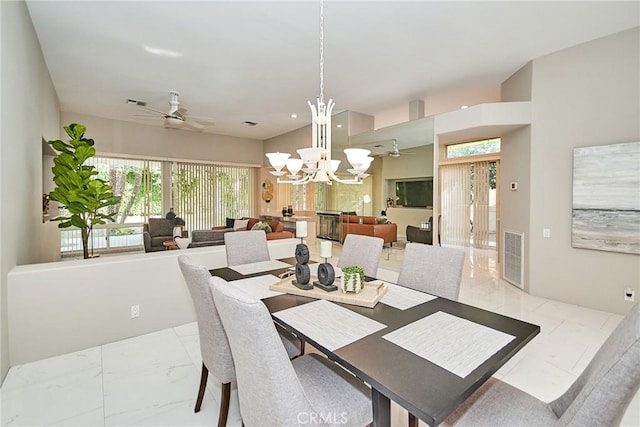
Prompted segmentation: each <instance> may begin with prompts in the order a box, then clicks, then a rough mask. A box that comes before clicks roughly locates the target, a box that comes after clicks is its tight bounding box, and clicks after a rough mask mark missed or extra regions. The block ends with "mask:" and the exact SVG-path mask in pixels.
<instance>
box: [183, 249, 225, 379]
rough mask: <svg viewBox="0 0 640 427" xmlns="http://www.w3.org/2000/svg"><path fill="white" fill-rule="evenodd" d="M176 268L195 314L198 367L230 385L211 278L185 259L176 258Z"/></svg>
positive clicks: (222, 333) (202, 269) (223, 340)
mask: <svg viewBox="0 0 640 427" xmlns="http://www.w3.org/2000/svg"><path fill="white" fill-rule="evenodd" d="M178 264H179V265H180V270H181V271H182V275H183V276H184V280H185V282H187V287H188V288H189V293H190V294H191V299H192V300H193V306H194V307H195V310H196V318H197V319H198V335H200V353H201V355H202V363H204V365H205V366H206V367H207V369H208V370H209V371H211V373H212V374H213V375H214V376H216V377H217V378H218V379H219V380H220V381H221V382H222V383H228V382H231V381H234V380H235V377H236V375H235V369H234V367H233V358H232V357H231V348H230V347H229V342H228V341H227V335H226V334H225V331H224V328H223V327H222V321H221V320H220V315H219V314H218V310H217V309H216V305H215V303H214V301H213V295H212V294H211V287H210V285H209V282H210V280H211V274H210V273H209V271H208V270H207V269H206V268H205V267H201V266H198V265H195V264H193V263H192V262H191V260H190V259H189V257H188V256H186V255H180V256H179V257H178ZM220 280H223V279H220Z"/></svg>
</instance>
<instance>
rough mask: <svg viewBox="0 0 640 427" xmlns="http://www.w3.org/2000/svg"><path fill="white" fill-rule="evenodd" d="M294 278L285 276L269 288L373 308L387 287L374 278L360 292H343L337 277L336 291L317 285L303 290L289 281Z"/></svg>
mask: <svg viewBox="0 0 640 427" xmlns="http://www.w3.org/2000/svg"><path fill="white" fill-rule="evenodd" d="M294 279H295V276H290V277H287V278H285V279H282V280H281V281H279V282H278V283H274V284H273V285H270V286H269V289H271V290H272V291H278V292H284V293H287V294H293V295H300V296H303V297H310V298H317V299H326V300H328V301H333V302H341V303H344V304H352V305H359V306H361V307H369V308H373V307H374V306H375V305H376V304H377V303H378V301H380V298H382V297H383V296H384V294H386V293H387V290H388V289H389V287H388V286H387V284H386V283H383V282H381V281H380V280H374V281H372V282H367V283H366V284H365V286H364V289H362V290H360V292H359V293H357V294H356V293H355V292H347V293H343V292H342V290H340V280H339V279H337V280H336V283H335V285H336V286H338V290H337V291H333V292H327V291H324V290H322V289H319V288H317V287H314V288H313V289H310V290H308V291H305V290H302V289H300V288H298V287H296V286H295V285H293V284H292V283H291V282H292V281H293V280H294ZM315 280H318V278H317V277H314V276H312V277H311V283H313V282H314V281H315Z"/></svg>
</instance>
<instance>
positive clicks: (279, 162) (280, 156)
mask: <svg viewBox="0 0 640 427" xmlns="http://www.w3.org/2000/svg"><path fill="white" fill-rule="evenodd" d="M265 156H267V158H268V159H269V163H271V166H273V168H274V169H275V170H277V171H278V172H280V171H281V170H282V168H283V167H285V165H286V164H287V159H288V158H289V157H290V156H291V154H289V153H279V152H278V153H267V154H265Z"/></svg>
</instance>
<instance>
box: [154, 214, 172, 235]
mask: <svg viewBox="0 0 640 427" xmlns="http://www.w3.org/2000/svg"><path fill="white" fill-rule="evenodd" d="M173 226H174V224H173V221H171V220H170V219H166V218H149V234H150V235H151V237H157V236H172V235H173Z"/></svg>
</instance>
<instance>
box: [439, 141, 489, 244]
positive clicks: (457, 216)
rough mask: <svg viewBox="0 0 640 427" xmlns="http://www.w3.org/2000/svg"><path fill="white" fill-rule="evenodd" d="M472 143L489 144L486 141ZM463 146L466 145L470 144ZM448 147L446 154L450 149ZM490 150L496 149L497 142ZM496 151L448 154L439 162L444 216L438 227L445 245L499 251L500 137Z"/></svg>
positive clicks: (441, 202) (441, 203) (441, 206)
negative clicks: (460, 154) (452, 155)
mask: <svg viewBox="0 0 640 427" xmlns="http://www.w3.org/2000/svg"><path fill="white" fill-rule="evenodd" d="M490 141H494V140H490ZM473 144H479V145H480V146H482V145H483V144H484V145H485V146H486V145H487V144H486V141H479V142H476V143H473ZM460 145H464V146H467V145H469V143H467V144H460ZM489 145H491V144H489ZM453 147H455V146H453ZM448 148H449V147H447V154H449V151H450V150H449V149H448ZM489 149H495V144H493V147H492V148H489ZM467 150H468V148H467ZM451 151H453V150H451ZM497 151H498V152H497V153H491V154H479V155H478V154H475V153H472V155H462V156H459V157H455V156H454V157H453V158H452V157H448V158H447V159H445V160H442V161H441V162H440V165H439V171H440V209H441V215H442V216H441V217H440V224H439V227H440V232H441V241H442V244H443V245H449V246H458V247H472V248H478V249H492V250H498V246H499V239H498V238H497V236H499V235H500V234H499V224H500V203H499V193H500V192H499V190H500V189H499V183H500V158H499V140H498V145H497Z"/></svg>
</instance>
